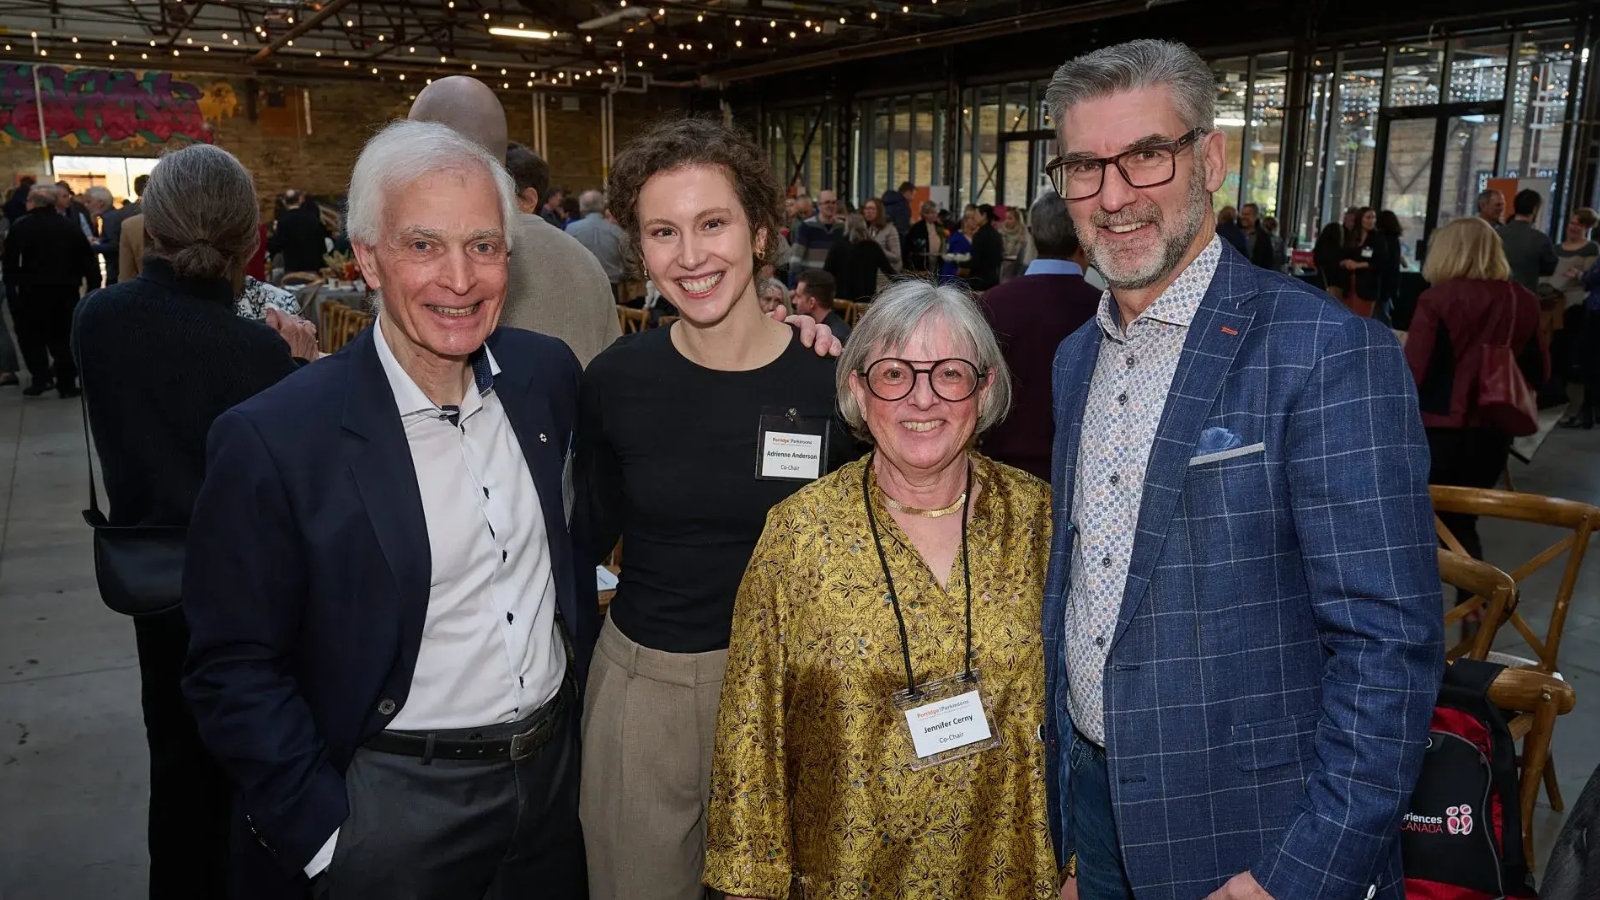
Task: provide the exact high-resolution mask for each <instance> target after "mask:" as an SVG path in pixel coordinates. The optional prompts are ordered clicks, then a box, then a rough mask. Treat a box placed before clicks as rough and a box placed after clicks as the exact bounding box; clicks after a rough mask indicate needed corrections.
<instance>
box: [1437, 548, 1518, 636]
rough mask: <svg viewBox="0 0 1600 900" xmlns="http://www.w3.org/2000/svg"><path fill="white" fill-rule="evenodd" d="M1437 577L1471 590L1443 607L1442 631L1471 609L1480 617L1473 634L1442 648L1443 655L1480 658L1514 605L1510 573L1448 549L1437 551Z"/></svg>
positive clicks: (1512, 582) (1460, 619) (1453, 585)
mask: <svg viewBox="0 0 1600 900" xmlns="http://www.w3.org/2000/svg"><path fill="white" fill-rule="evenodd" d="M1439 578H1440V580H1442V581H1443V582H1444V583H1445V584H1448V585H1450V586H1451V587H1455V588H1460V589H1461V590H1464V591H1466V592H1468V593H1469V594H1471V595H1472V596H1471V597H1469V598H1468V599H1467V600H1464V601H1462V602H1461V603H1458V604H1456V605H1455V606H1454V607H1452V608H1451V609H1449V610H1446V611H1445V614H1444V624H1445V633H1446V634H1449V632H1450V626H1452V625H1457V624H1460V623H1461V622H1463V621H1465V620H1466V619H1467V617H1468V616H1470V615H1472V614H1473V613H1476V612H1479V611H1480V610H1481V611H1482V613H1483V615H1482V617H1481V619H1482V621H1481V624H1480V625H1479V627H1478V631H1477V633H1476V634H1474V635H1471V636H1470V637H1465V638H1462V639H1461V641H1459V642H1458V643H1457V644H1456V645H1455V646H1454V647H1450V648H1448V649H1447V650H1446V651H1445V658H1446V659H1449V660H1452V661H1453V660H1456V659H1459V658H1460V657H1462V656H1465V657H1467V658H1468V659H1477V660H1483V659H1487V658H1488V656H1489V650H1490V649H1491V648H1492V647H1493V646H1494V638H1495V634H1496V633H1497V632H1498V631H1499V630H1500V626H1501V625H1503V624H1505V621H1506V617H1507V616H1509V615H1510V614H1511V612H1512V611H1513V610H1515V609H1516V597H1517V583H1516V582H1515V581H1512V580H1511V576H1510V575H1507V574H1506V573H1504V572H1502V571H1500V570H1499V569H1497V568H1495V567H1494V566H1491V565H1489V564H1488V563H1486V562H1483V561H1482V560H1477V559H1473V558H1472V557H1470V556H1468V555H1466V554H1465V553H1456V552H1454V551H1451V550H1444V549H1441V550H1440V551H1439Z"/></svg>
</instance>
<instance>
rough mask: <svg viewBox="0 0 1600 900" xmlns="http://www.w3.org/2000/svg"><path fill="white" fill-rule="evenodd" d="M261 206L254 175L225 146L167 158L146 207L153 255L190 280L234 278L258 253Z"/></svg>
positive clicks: (195, 147)
mask: <svg viewBox="0 0 1600 900" xmlns="http://www.w3.org/2000/svg"><path fill="white" fill-rule="evenodd" d="M258 202H259V200H258V198H257V196H256V183H255V180H254V179H252V178H251V177H250V173H249V171H247V170H246V169H245V167H244V166H243V165H241V164H240V162H239V160H237V159H235V158H234V156H233V154H231V153H229V152H228V151H226V150H224V149H222V148H221V147H217V146H215V145H213V144H190V145H189V146H187V147H184V148H183V149H181V150H174V151H172V152H170V153H167V154H165V155H163V156H162V157H161V161H160V162H158V163H156V167H155V168H154V169H152V170H151V172H150V183H149V184H147V185H145V189H144V196H143V198H142V202H141V208H142V210H143V212H144V230H145V234H147V235H148V236H149V238H150V252H151V254H152V255H154V256H159V257H162V258H163V259H165V260H167V262H169V263H171V264H172V268H173V270H174V271H176V272H177V273H178V274H179V275H182V276H185V277H191V278H194V277H207V278H231V277H232V276H233V275H234V273H236V272H238V271H240V270H242V269H243V268H244V266H245V264H246V263H248V262H249V261H250V257H251V256H252V255H254V254H255V252H256V244H257V242H258V240H259V239H260V236H259V234H258V229H259V228H260V226H261V210H260V207H259V206H258V205H257V204H258Z"/></svg>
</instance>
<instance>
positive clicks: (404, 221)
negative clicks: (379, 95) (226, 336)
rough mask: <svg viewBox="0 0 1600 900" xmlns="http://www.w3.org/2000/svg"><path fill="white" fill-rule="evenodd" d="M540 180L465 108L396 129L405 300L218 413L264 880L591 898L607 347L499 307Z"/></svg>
mask: <svg viewBox="0 0 1600 900" xmlns="http://www.w3.org/2000/svg"><path fill="white" fill-rule="evenodd" d="M514 196H515V189H514V187H513V185H512V182H511V179H510V177H509V176H508V175H507V174H506V173H505V171H504V169H503V168H502V167H501V165H500V163H499V161H498V160H496V159H495V158H493V157H492V156H491V155H490V154H489V153H488V152H487V151H485V150H484V149H483V148H482V147H479V146H478V145H477V144H474V143H472V142H471V141H470V140H468V139H466V138H464V137H462V136H460V135H458V134H456V133H455V132H453V131H451V130H450V129H449V128H446V127H445V126H443V125H439V124H435V123H427V122H397V123H395V124H392V125H390V126H389V127H388V128H386V129H385V130H384V131H382V132H381V133H379V134H378V135H377V136H376V137H374V138H373V139H372V140H371V141H370V142H369V143H368V144H367V146H366V149H365V150H364V151H363V152H362V154H361V157H360V159H359V161H358V162H357V163H356V166H355V170H354V172H353V174H352V176H351V184H350V207H349V219H348V221H349V229H350V237H351V242H352V244H353V245H354V247H355V252H356V255H357V258H358V259H359V260H360V263H361V270H362V272H363V274H364V275H365V276H366V280H367V283H368V284H371V285H372V286H373V288H374V290H375V291H377V294H378V302H379V307H380V312H379V315H378V321H377V325H376V326H375V327H373V328H371V329H369V330H368V331H366V332H365V333H363V334H362V335H361V336H359V337H358V338H356V339H355V340H354V341H353V342H352V343H351V344H350V345H349V347H348V348H347V349H345V350H344V351H342V352H340V353H339V354H337V355H335V356H333V357H331V358H329V359H325V360H322V361H319V362H316V363H313V364H311V365H309V366H307V367H306V368H304V369H302V370H301V371H300V372H298V373H296V374H295V375H293V376H291V377H289V378H288V379H286V380H284V381H283V382H281V383H279V384H278V385H277V386H275V387H273V388H271V389H269V390H267V391H264V392H262V393H261V394H259V395H257V396H256V397H255V398H253V399H251V400H249V401H247V402H245V403H243V404H241V405H239V406H237V407H235V408H234V409H232V410H230V411H229V412H227V413H226V414H224V415H223V416H222V417H220V418H219V419H218V420H217V422H216V424H215V425H214V427H213V428H212V431H211V436H210V446H209V451H208V458H207V462H206V481H205V486H204V488H203V489H202V491H201V493H200V497H199V499H198V501H197V503H196V506H195V511H194V518H193V524H192V526H191V528H190V542H189V555H188V568H187V571H186V573H185V580H184V606H185V609H186V611H187V615H188V619H189V626H190V629H191V630H192V633H193V637H192V641H191V644H190V657H189V661H188V666H187V673H186V677H185V680H184V689H185V692H186V694H187V696H188V697H189V700H190V702H191V703H192V704H193V706H194V709H195V714H196V718H197V720H198V723H199V727H200V733H201V736H202V737H203V738H204V740H205V742H206V744H207V745H208V746H209V747H210V749H211V751H212V752H213V753H214V754H215V755H216V757H217V759H218V761H219V762H220V763H221V764H222V766H223V767H224V768H225V769H226V770H227V772H228V774H229V775H230V776H231V778H232V779H233V781H234V782H235V784H236V787H237V791H238V804H237V805H238V822H237V826H236V830H235V836H234V837H235V843H234V846H235V850H234V859H233V862H234V868H235V871H234V872H233V882H234V894H235V896H237V897H259V898H280V897H304V896H306V895H308V894H309V895H310V896H312V897H329V896H331V897H334V898H349V897H383V898H386V900H394V898H417V900H422V898H438V900H444V898H464V897H473V898H478V897H485V898H511V897H519V898H522V897H550V898H580V897H583V896H585V895H586V883H585V873H584V852H583V839H582V834H581V831H580V829H579V825H578V812H577V811H578V793H577V789H578V772H579V759H578V752H579V747H578V734H579V731H578V727H577V718H578V710H579V709H580V704H579V702H578V697H577V686H578V685H581V684H583V683H584V671H585V668H586V666H587V662H588V656H589V652H590V648H591V646H592V644H593V641H594V638H595V635H596V634H597V632H598V622H597V618H598V613H597V606H596V604H595V602H594V576H593V575H592V574H591V573H589V572H580V571H578V569H577V568H576V567H575V564H574V558H575V557H574V553H573V548H572V544H571V540H570V538H569V536H568V528H567V524H568V519H569V517H570V513H571V509H572V503H571V493H570V491H571V487H570V481H569V478H568V474H567V468H566V465H567V453H568V448H569V445H570V435H571V433H572V427H573V419H574V414H575V409H576V406H577V398H578V377H579V366H578V362H577V360H576V358H574V356H573V354H572V351H571V350H569V349H567V347H566V345H565V344H563V343H561V342H560V341H558V340H555V339H553V338H549V337H545V336H542V335H537V334H533V333H531V332H524V331H516V330H512V329H506V328H497V327H496V326H497V321H498V319H499V316H500V310H501V307H502V305H503V304H504V302H505V292H506V267H507V259H508V254H509V253H510V252H511V251H512V250H513V249H514V248H512V247H511V246H510V233H509V231H508V229H507V227H506V226H507V223H508V222H509V221H511V218H512V216H513V215H514V214H515V209H516V208H515V205H514Z"/></svg>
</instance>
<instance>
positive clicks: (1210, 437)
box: [1195, 428, 1244, 456]
mask: <svg viewBox="0 0 1600 900" xmlns="http://www.w3.org/2000/svg"><path fill="white" fill-rule="evenodd" d="M1243 446H1244V438H1242V437H1239V436H1238V435H1237V434H1234V433H1233V432H1231V431H1229V430H1228V429H1226V428H1207V429H1206V430H1205V431H1202V432H1200V446H1198V447H1196V448H1195V455H1196V456H1200V455H1204V454H1207V453H1221V452H1223V451H1224V450H1235V449H1237V448H1239V447H1243Z"/></svg>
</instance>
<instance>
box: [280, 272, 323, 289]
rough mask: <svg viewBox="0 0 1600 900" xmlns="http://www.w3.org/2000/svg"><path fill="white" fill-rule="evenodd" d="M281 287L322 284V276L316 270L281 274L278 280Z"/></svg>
mask: <svg viewBox="0 0 1600 900" xmlns="http://www.w3.org/2000/svg"><path fill="white" fill-rule="evenodd" d="M279 283H280V284H281V285H282V286H283V287H302V286H304V285H308V284H322V276H321V275H320V274H318V273H316V272H290V273H289V274H287V275H285V276H283V281H281V282H279Z"/></svg>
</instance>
